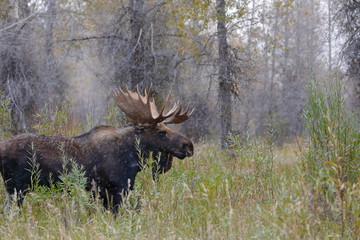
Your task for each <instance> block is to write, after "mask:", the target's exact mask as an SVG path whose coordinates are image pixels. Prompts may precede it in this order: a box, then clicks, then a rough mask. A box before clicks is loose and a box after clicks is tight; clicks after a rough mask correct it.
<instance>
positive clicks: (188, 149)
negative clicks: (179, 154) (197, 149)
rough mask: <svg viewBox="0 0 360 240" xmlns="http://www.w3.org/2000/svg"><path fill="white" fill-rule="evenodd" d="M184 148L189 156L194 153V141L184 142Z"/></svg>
mask: <svg viewBox="0 0 360 240" xmlns="http://www.w3.org/2000/svg"><path fill="white" fill-rule="evenodd" d="M183 149H184V150H185V151H186V155H187V156H188V157H190V156H192V155H193V153H194V146H193V144H192V142H190V143H185V144H183Z"/></svg>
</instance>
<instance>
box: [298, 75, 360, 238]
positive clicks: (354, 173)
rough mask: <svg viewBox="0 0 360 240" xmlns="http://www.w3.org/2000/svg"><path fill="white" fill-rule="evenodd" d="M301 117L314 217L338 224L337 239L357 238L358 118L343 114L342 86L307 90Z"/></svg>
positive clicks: (337, 84)
mask: <svg viewBox="0 0 360 240" xmlns="http://www.w3.org/2000/svg"><path fill="white" fill-rule="evenodd" d="M307 92H308V99H309V104H308V106H307V109H306V111H305V113H304V120H305V126H306V128H307V129H308V133H309V149H308V151H307V152H306V153H304V155H303V156H304V158H303V167H304V171H305V174H306V180H307V182H308V184H309V186H311V187H309V189H310V191H311V197H312V200H311V205H312V209H313V211H314V213H315V214H316V215H318V216H321V217H322V218H324V219H327V220H330V221H334V222H336V223H339V225H340V226H341V236H342V237H344V236H345V235H347V232H349V233H351V234H350V236H353V237H354V238H359V237H360V235H359V234H360V232H359V230H360V228H359V227H360V218H359V212H360V209H359V207H360V204H359V196H360V195H359V191H360V189H359V184H360V131H359V116H356V115H355V113H351V112H349V110H347V107H346V104H345V101H344V98H343V94H342V85H341V84H340V83H339V82H336V81H335V82H332V83H331V84H329V85H327V86H326V87H325V89H324V90H322V89H321V88H320V86H319V84H318V83H317V82H314V83H312V84H311V85H310V86H309V88H308V91H307Z"/></svg>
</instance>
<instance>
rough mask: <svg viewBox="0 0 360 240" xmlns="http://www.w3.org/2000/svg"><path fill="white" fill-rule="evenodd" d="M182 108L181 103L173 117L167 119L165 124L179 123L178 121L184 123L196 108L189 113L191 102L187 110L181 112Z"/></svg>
mask: <svg viewBox="0 0 360 240" xmlns="http://www.w3.org/2000/svg"><path fill="white" fill-rule="evenodd" d="M181 109H182V105H181V104H180V105H179V108H178V109H177V111H176V113H175V114H174V115H173V117H172V118H171V119H169V120H168V121H165V122H164V123H165V124H171V123H173V124H178V123H182V122H184V121H186V120H188V119H189V118H190V117H191V115H192V114H193V112H194V110H195V109H192V110H191V112H190V113H189V109H190V103H189V104H188V106H187V108H186V110H185V111H184V112H183V113H181Z"/></svg>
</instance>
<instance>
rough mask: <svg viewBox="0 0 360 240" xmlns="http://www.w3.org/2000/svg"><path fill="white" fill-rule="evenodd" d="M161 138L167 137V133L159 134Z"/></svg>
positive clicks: (161, 132)
mask: <svg viewBox="0 0 360 240" xmlns="http://www.w3.org/2000/svg"><path fill="white" fill-rule="evenodd" d="M158 134H159V136H160V137H166V135H167V133H166V132H165V131H160V132H159V133H158Z"/></svg>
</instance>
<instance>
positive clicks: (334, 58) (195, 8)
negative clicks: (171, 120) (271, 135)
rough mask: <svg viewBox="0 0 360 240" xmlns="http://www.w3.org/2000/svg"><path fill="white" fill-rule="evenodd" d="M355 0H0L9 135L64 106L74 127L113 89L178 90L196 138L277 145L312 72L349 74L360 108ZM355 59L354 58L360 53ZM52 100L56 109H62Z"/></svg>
mask: <svg viewBox="0 0 360 240" xmlns="http://www.w3.org/2000/svg"><path fill="white" fill-rule="evenodd" d="M347 2H349V3H351V2H352V1H345V2H344V1H339V2H337V1H330V0H329V1H312V0H301V1H300V0H299V1H294V0H287V1H278V0H276V1H275V0H274V1H265V0H264V1H250V0H248V1H197V0H193V1H145V0H132V1H110V0H107V1H55V0H47V1H29V0H8V1H5V0H2V1H1V4H0V5H1V13H0V16H1V21H0V24H1V30H0V33H1V34H0V41H1V44H0V55H1V62H0V87H1V89H2V91H3V93H4V94H5V96H7V97H8V98H9V99H10V105H11V116H12V120H13V122H14V124H15V128H14V133H21V132H25V131H32V126H33V125H34V121H36V119H35V116H36V113H37V112H38V111H40V110H43V109H44V108H48V110H49V111H50V112H52V111H54V110H51V109H56V108H55V106H56V105H59V103H60V105H61V104H62V103H64V102H66V103H68V112H69V114H70V115H71V117H70V118H71V124H75V125H76V124H78V123H86V122H89V121H91V122H94V121H95V122H101V120H102V119H103V118H104V115H105V113H106V111H107V109H108V108H109V107H110V106H111V105H112V101H110V98H109V96H110V94H111V91H112V90H113V89H114V88H115V87H118V86H122V87H124V85H125V84H128V85H129V87H130V88H131V89H133V88H134V87H135V85H136V84H139V85H140V87H141V88H144V87H147V86H149V84H150V83H153V85H154V88H155V89H154V90H155V96H156V99H157V102H159V103H160V102H162V100H163V98H164V94H166V93H167V92H168V90H169V89H170V88H172V89H173V92H174V95H175V96H176V97H175V98H174V99H177V100H181V101H182V102H191V106H192V107H195V109H196V111H195V112H194V116H193V117H192V118H191V119H190V120H189V121H188V122H187V123H186V124H183V126H182V132H184V133H185V134H186V135H188V136H190V137H192V138H193V139H195V140H199V139H213V138H216V137H217V136H221V139H220V140H221V143H222V145H223V146H225V145H226V138H227V136H228V134H229V133H234V134H240V135H246V134H249V135H258V136H261V135H264V134H266V132H267V131H268V129H269V128H272V129H274V130H275V131H276V134H277V140H278V141H279V142H280V143H283V142H286V141H292V140H293V139H294V137H296V136H301V135H302V134H303V133H304V127H303V122H302V118H301V115H302V113H303V110H304V106H305V104H306V102H307V97H306V94H305V89H306V86H307V84H308V83H309V82H310V81H314V80H316V81H319V82H321V83H322V84H326V83H327V82H328V81H330V80H333V79H336V80H338V81H342V82H345V85H346V89H345V91H344V92H343V94H344V95H345V98H346V101H347V103H348V105H349V106H350V107H351V108H352V109H354V108H355V109H356V108H358V106H359V102H360V100H359V95H360V94H359V77H358V76H359V74H356V73H358V71H359V64H358V61H359V60H358V57H357V59H355V57H354V56H356V54H358V52H359V47H358V44H359V43H358V41H359V40H357V39H358V35H359V33H358V32H359V23H358V21H357V20H351V17H353V19H356V16H352V15H356V14H359V13H358V11H357V12H356V11H354V12H351V11H350V10H349V9H350V8H349V9H348V10H346V4H347ZM357 56H358V55H357ZM58 107H59V106H58Z"/></svg>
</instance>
